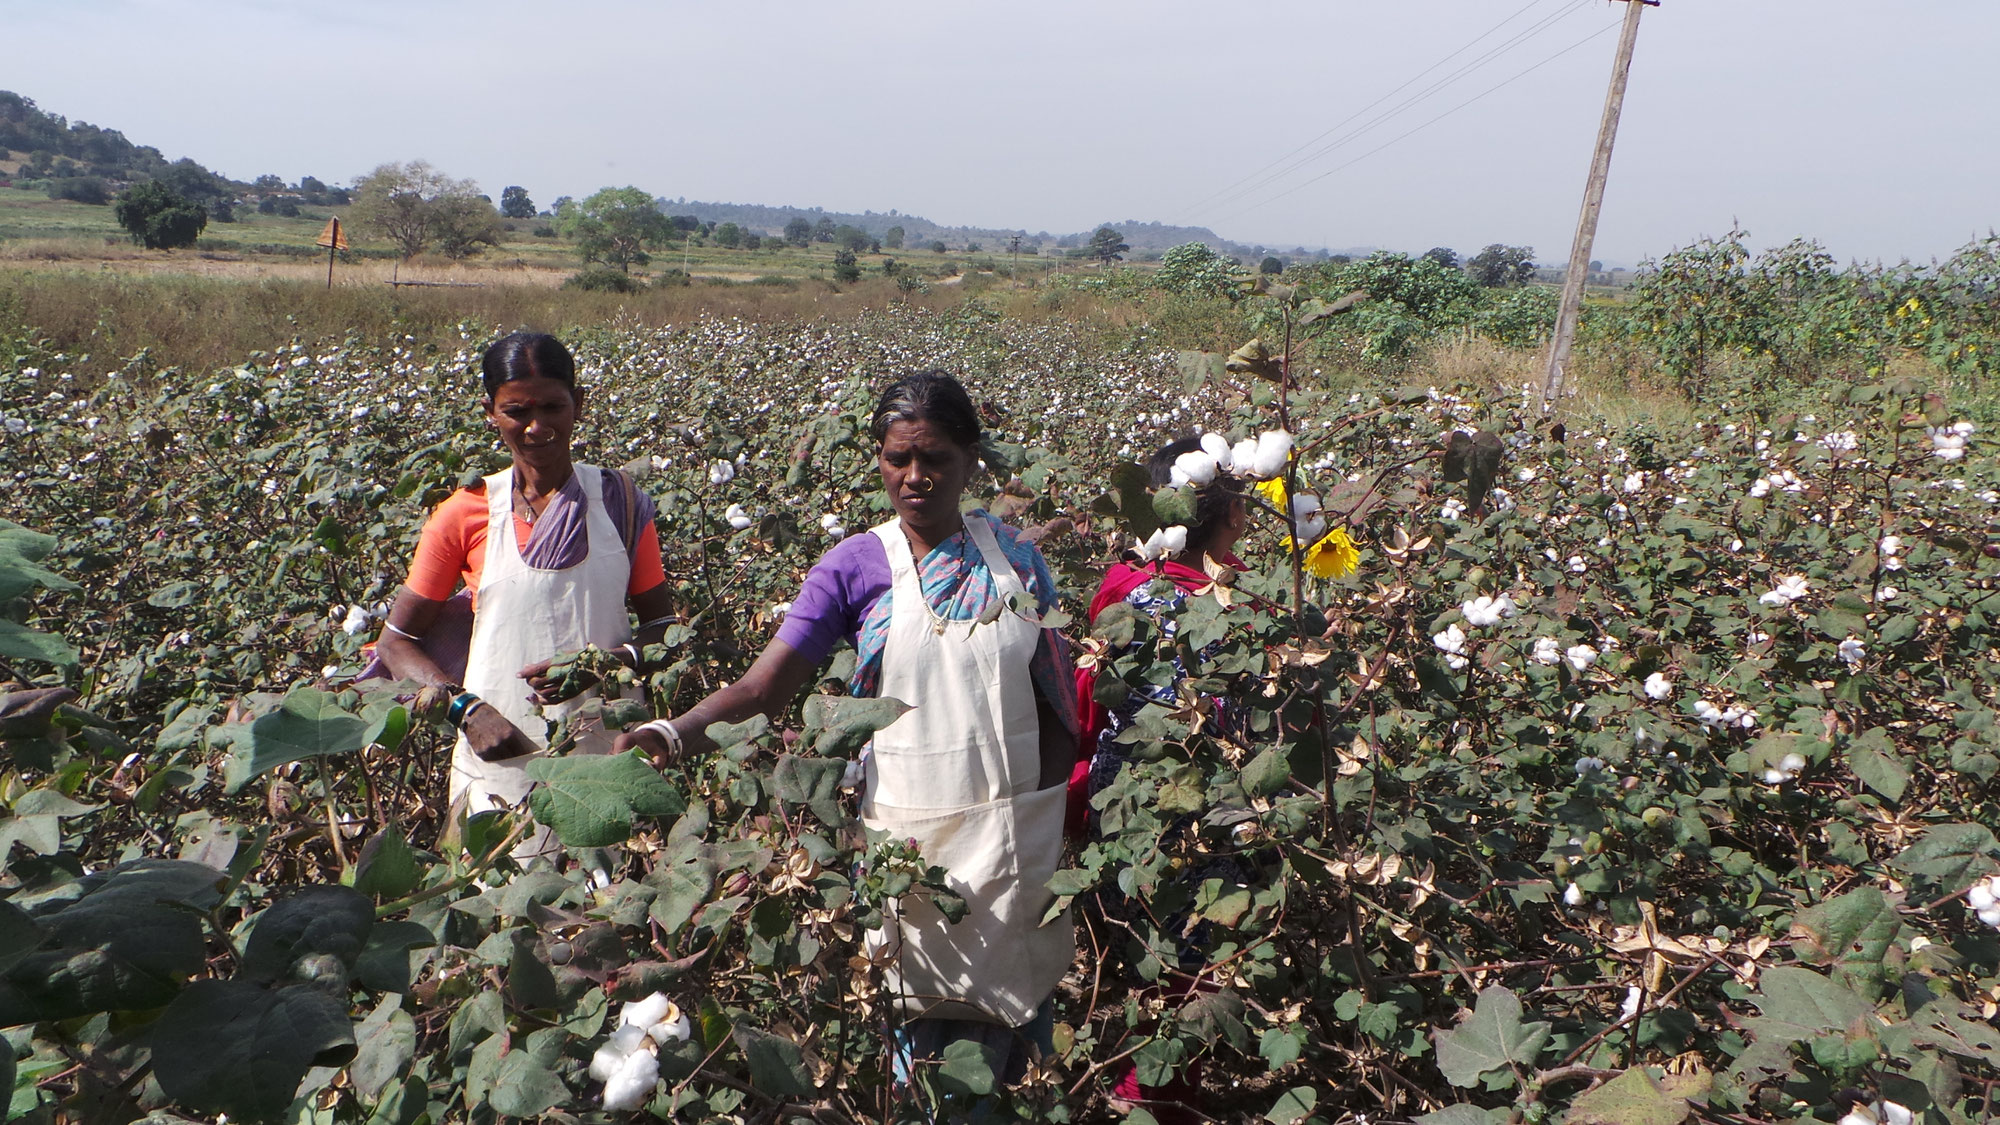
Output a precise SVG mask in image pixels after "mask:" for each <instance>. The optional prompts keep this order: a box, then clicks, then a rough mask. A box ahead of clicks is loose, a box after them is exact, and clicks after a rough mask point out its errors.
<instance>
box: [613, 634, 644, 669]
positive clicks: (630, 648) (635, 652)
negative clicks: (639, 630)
mask: <svg viewBox="0 0 2000 1125" xmlns="http://www.w3.org/2000/svg"><path fill="white" fill-rule="evenodd" d="M618 647H619V648H622V649H624V650H625V651H626V652H629V653H631V654H632V670H633V671H634V672H637V671H638V670H639V665H640V664H642V663H644V660H643V659H642V658H641V657H640V656H639V646H638V645H636V644H634V643H632V642H630V641H627V642H625V643H624V644H622V645H619V646H618Z"/></svg>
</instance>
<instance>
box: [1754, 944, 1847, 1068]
mask: <svg viewBox="0 0 2000 1125" xmlns="http://www.w3.org/2000/svg"><path fill="white" fill-rule="evenodd" d="M1758 986H1759V988H1758V994H1757V995H1754V996H1752V997H1750V1002H1751V1003H1753V1004H1755V1005H1757V1008H1758V1010H1759V1011H1761V1012H1762V1013H1763V1014H1762V1015H1760V1016H1755V1017H1752V1018H1750V1019H1746V1020H1744V1021H1743V1029H1744V1030H1745V1031H1747V1032H1749V1033H1750V1036H1751V1038H1752V1040H1753V1042H1752V1044H1751V1047H1750V1049H1749V1050H1747V1051H1745V1052H1743V1053H1742V1054H1741V1055H1739V1056H1737V1059H1736V1064H1735V1065H1734V1066H1733V1067H1732V1068H1731V1073H1732V1074H1733V1075H1736V1076H1738V1077H1740V1078H1742V1079H1744V1080H1746V1081H1749V1082H1755V1081H1758V1080H1760V1078H1761V1077H1762V1076H1765V1075H1776V1074H1785V1073H1789V1072H1790V1070H1791V1066H1792V1063H1791V1047H1792V1044H1794V1043H1798V1042H1800V1041H1802V1040H1811V1039H1815V1038H1817V1037H1818V1036H1820V1035H1821V1034H1823V1033H1825V1032H1828V1031H1841V1030H1844V1029H1846V1028H1847V1027H1849V1026H1851V1025H1852V1024H1853V1023H1854V1022H1855V1021H1856V1020H1859V1019H1861V1018H1862V1017H1864V1016H1868V1015H1871V1014H1872V1013H1873V1012H1874V1011H1875V1005H1874V1002H1873V1001H1871V1000H1869V999H1868V998H1867V997H1864V996H1860V995H1857V994H1856V993H1855V992H1853V991H1852V990H1851V989H1849V988H1848V987H1847V986H1846V985H1845V984H1842V983H1840V982H1838V981H1834V980H1831V979H1829V978H1827V977H1823V976H1821V975H1820V974H1818V973H1815V972H1813V971H1812V970H1811V969H1801V968H1797V967H1795V966H1790V965H1783V966H1779V967H1777V968H1774V969H1769V970H1767V971H1765V972H1764V974H1763V975H1762V976H1761V977H1759V978H1758Z"/></svg>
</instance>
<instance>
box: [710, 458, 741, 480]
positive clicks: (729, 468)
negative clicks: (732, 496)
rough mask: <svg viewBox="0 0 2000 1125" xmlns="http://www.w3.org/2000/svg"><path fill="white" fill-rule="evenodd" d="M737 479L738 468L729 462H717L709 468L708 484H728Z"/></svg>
mask: <svg viewBox="0 0 2000 1125" xmlns="http://www.w3.org/2000/svg"><path fill="white" fill-rule="evenodd" d="M735 479H736V466H735V465H733V464H731V463H729V462H728V461H717V462H715V463H714V464H712V465H710V466H709V467H708V483H710V484H715V485H723V484H728V483H729V482H730V481H733V480H735Z"/></svg>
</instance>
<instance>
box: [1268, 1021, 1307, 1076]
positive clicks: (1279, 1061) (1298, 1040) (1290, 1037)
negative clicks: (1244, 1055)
mask: <svg viewBox="0 0 2000 1125" xmlns="http://www.w3.org/2000/svg"><path fill="white" fill-rule="evenodd" d="M1305 1049H1306V1033H1305V1029H1304V1028H1302V1027H1296V1026H1294V1027H1269V1028H1265V1029H1264V1033H1263V1034H1262V1035H1259V1036H1258V1037H1257V1053H1258V1054H1259V1055H1261V1056H1263V1059H1264V1065H1265V1066H1267V1067H1269V1068H1270V1069H1271V1070H1283V1069H1285V1068H1286V1067H1288V1066H1290V1065H1292V1064H1293V1063H1295V1062H1297V1061H1299V1056H1300V1055H1302V1054H1304V1053H1305Z"/></svg>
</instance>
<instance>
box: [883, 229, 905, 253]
mask: <svg viewBox="0 0 2000 1125" xmlns="http://www.w3.org/2000/svg"><path fill="white" fill-rule="evenodd" d="M903 237H904V232H903V228H902V227H900V226H894V227H890V228H889V229H888V230H886V231H883V232H882V245H883V246H886V247H888V248H889V249H891V250H901V249H902V248H903Z"/></svg>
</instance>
